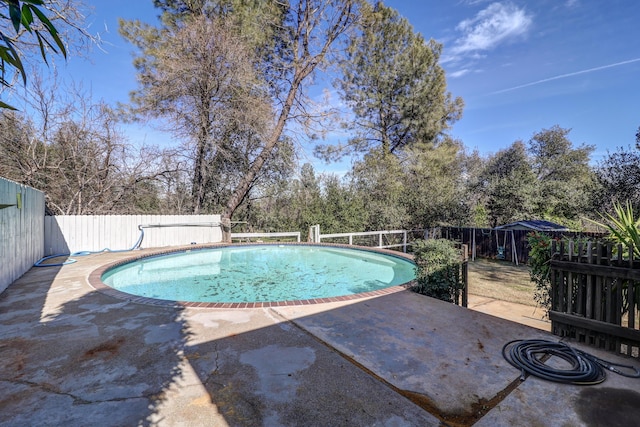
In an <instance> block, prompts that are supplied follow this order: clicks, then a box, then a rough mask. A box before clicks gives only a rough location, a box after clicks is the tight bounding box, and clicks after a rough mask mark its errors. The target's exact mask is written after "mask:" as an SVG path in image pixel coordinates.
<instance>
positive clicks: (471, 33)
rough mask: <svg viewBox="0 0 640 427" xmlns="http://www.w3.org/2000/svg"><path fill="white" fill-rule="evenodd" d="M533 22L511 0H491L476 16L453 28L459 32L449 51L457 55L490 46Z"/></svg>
mask: <svg viewBox="0 0 640 427" xmlns="http://www.w3.org/2000/svg"><path fill="white" fill-rule="evenodd" d="M532 22H533V17H532V15H530V14H528V13H527V11H526V10H525V9H523V8H519V7H517V6H516V5H514V4H513V3H509V2H506V3H492V4H490V5H489V6H487V7H486V8H485V9H483V10H481V11H480V12H478V14H477V15H476V16H474V17H473V18H470V19H465V20H464V21H462V22H460V23H459V24H458V25H457V27H456V30H458V31H460V32H462V36H461V37H460V38H459V39H458V40H457V41H456V43H455V44H454V46H453V48H452V50H451V53H452V54H453V55H456V56H459V55H463V54H465V55H466V54H470V53H474V52H477V51H483V50H490V49H493V48H495V47H496V46H498V45H499V44H501V43H504V42H508V41H511V40H513V39H514V38H518V37H522V36H524V35H526V34H527V32H528V31H529V29H530V28H531V24H532Z"/></svg>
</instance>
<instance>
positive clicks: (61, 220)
mask: <svg viewBox="0 0 640 427" xmlns="http://www.w3.org/2000/svg"><path fill="white" fill-rule="evenodd" d="M141 228H142V230H143V231H144V238H143V240H142V243H141V247H143V248H155V247H163V246H176V245H188V244H190V243H219V242H221V241H222V229H221V227H220V215H61V216H47V217H45V222H44V236H45V237H44V248H45V254H46V255H55V254H69V253H74V252H81V251H91V252H94V251H101V250H104V249H106V248H108V249H110V250H126V249H131V248H132V247H133V246H134V245H135V243H136V242H137V241H138V239H139V238H140V236H141V234H142V232H141Z"/></svg>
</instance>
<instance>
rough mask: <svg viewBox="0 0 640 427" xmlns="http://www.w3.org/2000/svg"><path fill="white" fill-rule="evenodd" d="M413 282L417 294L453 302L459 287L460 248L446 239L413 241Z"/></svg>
mask: <svg viewBox="0 0 640 427" xmlns="http://www.w3.org/2000/svg"><path fill="white" fill-rule="evenodd" d="M414 261H415V263H416V285H415V286H414V287H413V290H414V291H415V292H417V293H419V294H423V295H427V296H430V297H433V298H437V299H439V300H442V301H447V302H454V301H455V299H454V298H455V295H456V293H457V292H458V291H460V290H461V289H462V287H463V283H462V280H461V274H460V250H459V249H456V247H455V243H454V242H452V241H449V240H446V239H429V240H417V241H416V242H414Z"/></svg>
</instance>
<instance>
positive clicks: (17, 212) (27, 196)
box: [0, 178, 44, 292]
mask: <svg viewBox="0 0 640 427" xmlns="http://www.w3.org/2000/svg"><path fill="white" fill-rule="evenodd" d="M43 230H44V193H43V192H41V191H38V190H36V189H33V188H31V187H27V186H25V185H21V184H18V183H16V182H13V181H9V180H7V179H4V178H0V292H2V291H4V290H5V289H6V288H7V287H8V286H9V285H10V284H11V283H12V282H13V281H14V280H16V279H17V278H19V277H20V276H22V275H23V274H24V273H25V272H26V271H27V270H29V269H30V268H31V267H32V266H33V264H34V263H35V262H36V261H37V260H39V259H40V258H42V255H43V250H44V239H43V237H44V232H43Z"/></svg>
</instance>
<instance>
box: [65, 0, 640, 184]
mask: <svg viewBox="0 0 640 427" xmlns="http://www.w3.org/2000/svg"><path fill="white" fill-rule="evenodd" d="M86 3H87V4H89V5H90V6H91V7H92V8H93V11H92V12H91V13H90V14H89V16H88V23H89V24H90V31H91V32H92V33H99V34H100V37H101V39H102V40H103V47H102V50H101V49H98V48H93V51H92V53H91V54H90V55H89V56H90V59H91V63H90V62H88V61H86V60H84V59H80V58H74V57H71V58H69V60H68V63H67V65H66V66H65V67H64V68H63V71H62V74H63V75H66V76H67V78H72V79H73V80H75V81H76V82H83V84H84V85H85V87H90V88H91V90H92V92H93V96H94V97H95V98H104V99H105V101H107V102H110V103H111V102H114V103H115V102H118V101H119V102H126V101H127V100H128V93H129V91H131V90H132V89H134V88H135V72H134V69H133V66H132V64H131V58H132V57H131V52H132V50H133V48H132V46H131V45H129V44H128V43H126V42H125V41H124V40H123V39H122V38H121V37H120V36H119V34H118V31H117V18H118V17H119V16H121V17H124V18H126V19H133V18H137V19H140V20H143V21H147V22H155V16H156V15H157V12H156V10H155V9H154V8H153V6H152V1H151V0H148V1H147V0H127V1H123V0H110V1H106V0H105V1H97V0H94V1H87V2H86ZM385 4H387V5H388V6H392V7H394V8H396V9H397V10H398V11H399V12H400V14H401V15H403V16H405V17H407V18H408V19H409V21H410V22H411V24H412V25H413V26H414V29H415V30H416V31H418V32H420V33H421V34H422V35H423V36H424V37H425V38H426V39H429V38H433V39H435V40H437V41H438V42H440V43H443V45H444V50H443V55H442V57H441V65H442V66H443V67H444V69H445V70H446V72H447V82H448V87H449V90H450V92H451V93H452V94H453V95H454V96H460V97H462V98H463V99H464V101H465V104H466V105H465V109H464V114H463V118H462V119H461V120H460V121H459V122H457V123H456V124H455V125H454V127H453V129H452V132H451V133H452V135H453V136H454V137H455V138H458V139H460V140H462V141H463V143H464V144H465V146H466V147H467V148H469V149H477V150H478V151H480V153H481V154H490V153H495V152H496V151H498V150H500V149H502V148H506V147H508V146H509V145H510V144H511V143H513V142H514V141H516V140H523V141H525V142H526V141H528V140H529V139H530V138H531V136H532V135H533V134H534V133H535V132H538V131H540V130H542V129H546V128H550V127H552V126H553V125H556V124H557V125H559V126H561V127H563V128H571V129H572V131H571V133H570V134H569V138H570V139H571V141H572V142H573V143H574V145H576V146H577V145H580V144H582V143H585V144H591V145H595V146H596V151H595V152H594V155H593V160H595V161H597V160H599V159H600V158H601V157H602V156H603V155H604V154H606V151H607V150H614V149H615V148H616V147H618V146H625V147H626V146H628V145H633V144H634V143H635V137H634V135H635V132H636V130H637V128H638V126H640V109H639V108H638V102H639V99H640V43H639V41H640V25H638V23H637V19H638V17H640V1H637V0H608V1H601V0H531V1H524V0H511V1H485V0H450V1H449V0H447V1H443V0H387V1H386V2H385ZM125 131H126V133H127V134H128V136H129V138H130V139H131V140H132V142H142V141H143V140H144V141H146V142H148V143H154V142H162V141H167V140H168V139H169V137H168V136H167V135H165V134H161V133H159V132H157V131H154V130H153V129H150V128H148V127H141V126H140V125H134V126H127V127H126V128H125ZM314 163H315V165H316V168H317V169H319V170H322V169H325V170H329V171H332V170H333V171H339V170H341V168H342V169H344V168H345V167H346V163H343V164H341V165H333V166H324V165H322V164H321V163H320V162H319V161H315V162H314Z"/></svg>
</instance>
